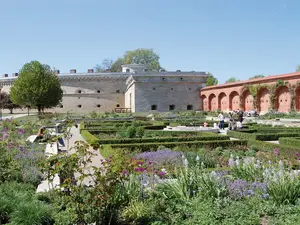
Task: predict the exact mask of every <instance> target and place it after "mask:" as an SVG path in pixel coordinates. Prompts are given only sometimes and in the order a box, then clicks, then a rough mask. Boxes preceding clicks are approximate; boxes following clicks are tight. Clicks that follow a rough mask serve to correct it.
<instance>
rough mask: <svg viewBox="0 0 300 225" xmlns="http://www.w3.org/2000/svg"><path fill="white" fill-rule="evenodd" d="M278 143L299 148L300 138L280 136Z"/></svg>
mask: <svg viewBox="0 0 300 225" xmlns="http://www.w3.org/2000/svg"><path fill="white" fill-rule="evenodd" d="M279 144H280V145H287V146H293V147H296V148H300V139H299V138H288V137H281V138H279Z"/></svg>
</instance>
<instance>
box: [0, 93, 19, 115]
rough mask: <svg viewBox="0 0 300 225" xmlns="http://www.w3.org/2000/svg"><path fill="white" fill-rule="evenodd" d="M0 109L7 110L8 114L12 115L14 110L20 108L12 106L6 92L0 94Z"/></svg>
mask: <svg viewBox="0 0 300 225" xmlns="http://www.w3.org/2000/svg"><path fill="white" fill-rule="evenodd" d="M0 108H1V109H8V110H9V112H10V113H13V110H14V109H17V108H21V106H20V105H17V104H14V103H13V102H12V100H11V99H10V95H9V94H8V93H6V92H1V93H0Z"/></svg>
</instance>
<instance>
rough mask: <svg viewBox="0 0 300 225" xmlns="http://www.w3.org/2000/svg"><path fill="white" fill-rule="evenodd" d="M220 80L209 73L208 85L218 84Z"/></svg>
mask: <svg viewBox="0 0 300 225" xmlns="http://www.w3.org/2000/svg"><path fill="white" fill-rule="evenodd" d="M218 82H219V81H218V79H217V78H215V77H214V76H213V75H212V74H211V73H209V74H208V77H207V78H206V87H209V86H214V85H217V84H218Z"/></svg>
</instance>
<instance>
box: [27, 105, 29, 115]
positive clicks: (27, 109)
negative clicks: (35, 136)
mask: <svg viewBox="0 0 300 225" xmlns="http://www.w3.org/2000/svg"><path fill="white" fill-rule="evenodd" d="M27 110H28V116H29V107H27Z"/></svg>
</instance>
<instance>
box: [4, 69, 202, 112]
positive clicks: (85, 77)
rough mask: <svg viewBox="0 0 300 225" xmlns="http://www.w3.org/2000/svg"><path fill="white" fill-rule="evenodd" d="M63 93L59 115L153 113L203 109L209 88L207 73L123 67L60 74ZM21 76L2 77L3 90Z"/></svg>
mask: <svg viewBox="0 0 300 225" xmlns="http://www.w3.org/2000/svg"><path fill="white" fill-rule="evenodd" d="M57 75H58V77H59V80H60V82H61V88H62V90H63V93H64V95H63V100H62V102H61V104H60V105H59V106H58V107H57V108H55V109H53V110H54V111H56V112H67V111H73V112H91V111H96V112H111V111H117V112H129V111H131V112H149V111H160V112H165V111H173V110H199V109H200V108H202V100H201V98H200V95H199V91H200V89H201V88H203V87H204V86H205V80H206V77H207V73H206V72H194V71H192V72H181V71H179V70H178V71H176V72H165V71H159V72H149V71H147V70H146V69H145V67H144V66H143V65H138V64H131V65H124V66H122V72H120V73H110V72H105V73H95V72H94V70H93V69H89V70H88V71H87V73H77V72H76V70H75V69H72V70H70V73H66V74H61V73H60V72H59V71H57ZM17 78H18V74H17V73H15V74H13V76H12V77H9V76H8V75H7V74H5V75H4V77H3V78H0V86H1V91H5V92H9V90H10V86H11V85H12V83H13V81H14V80H15V79H17Z"/></svg>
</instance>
